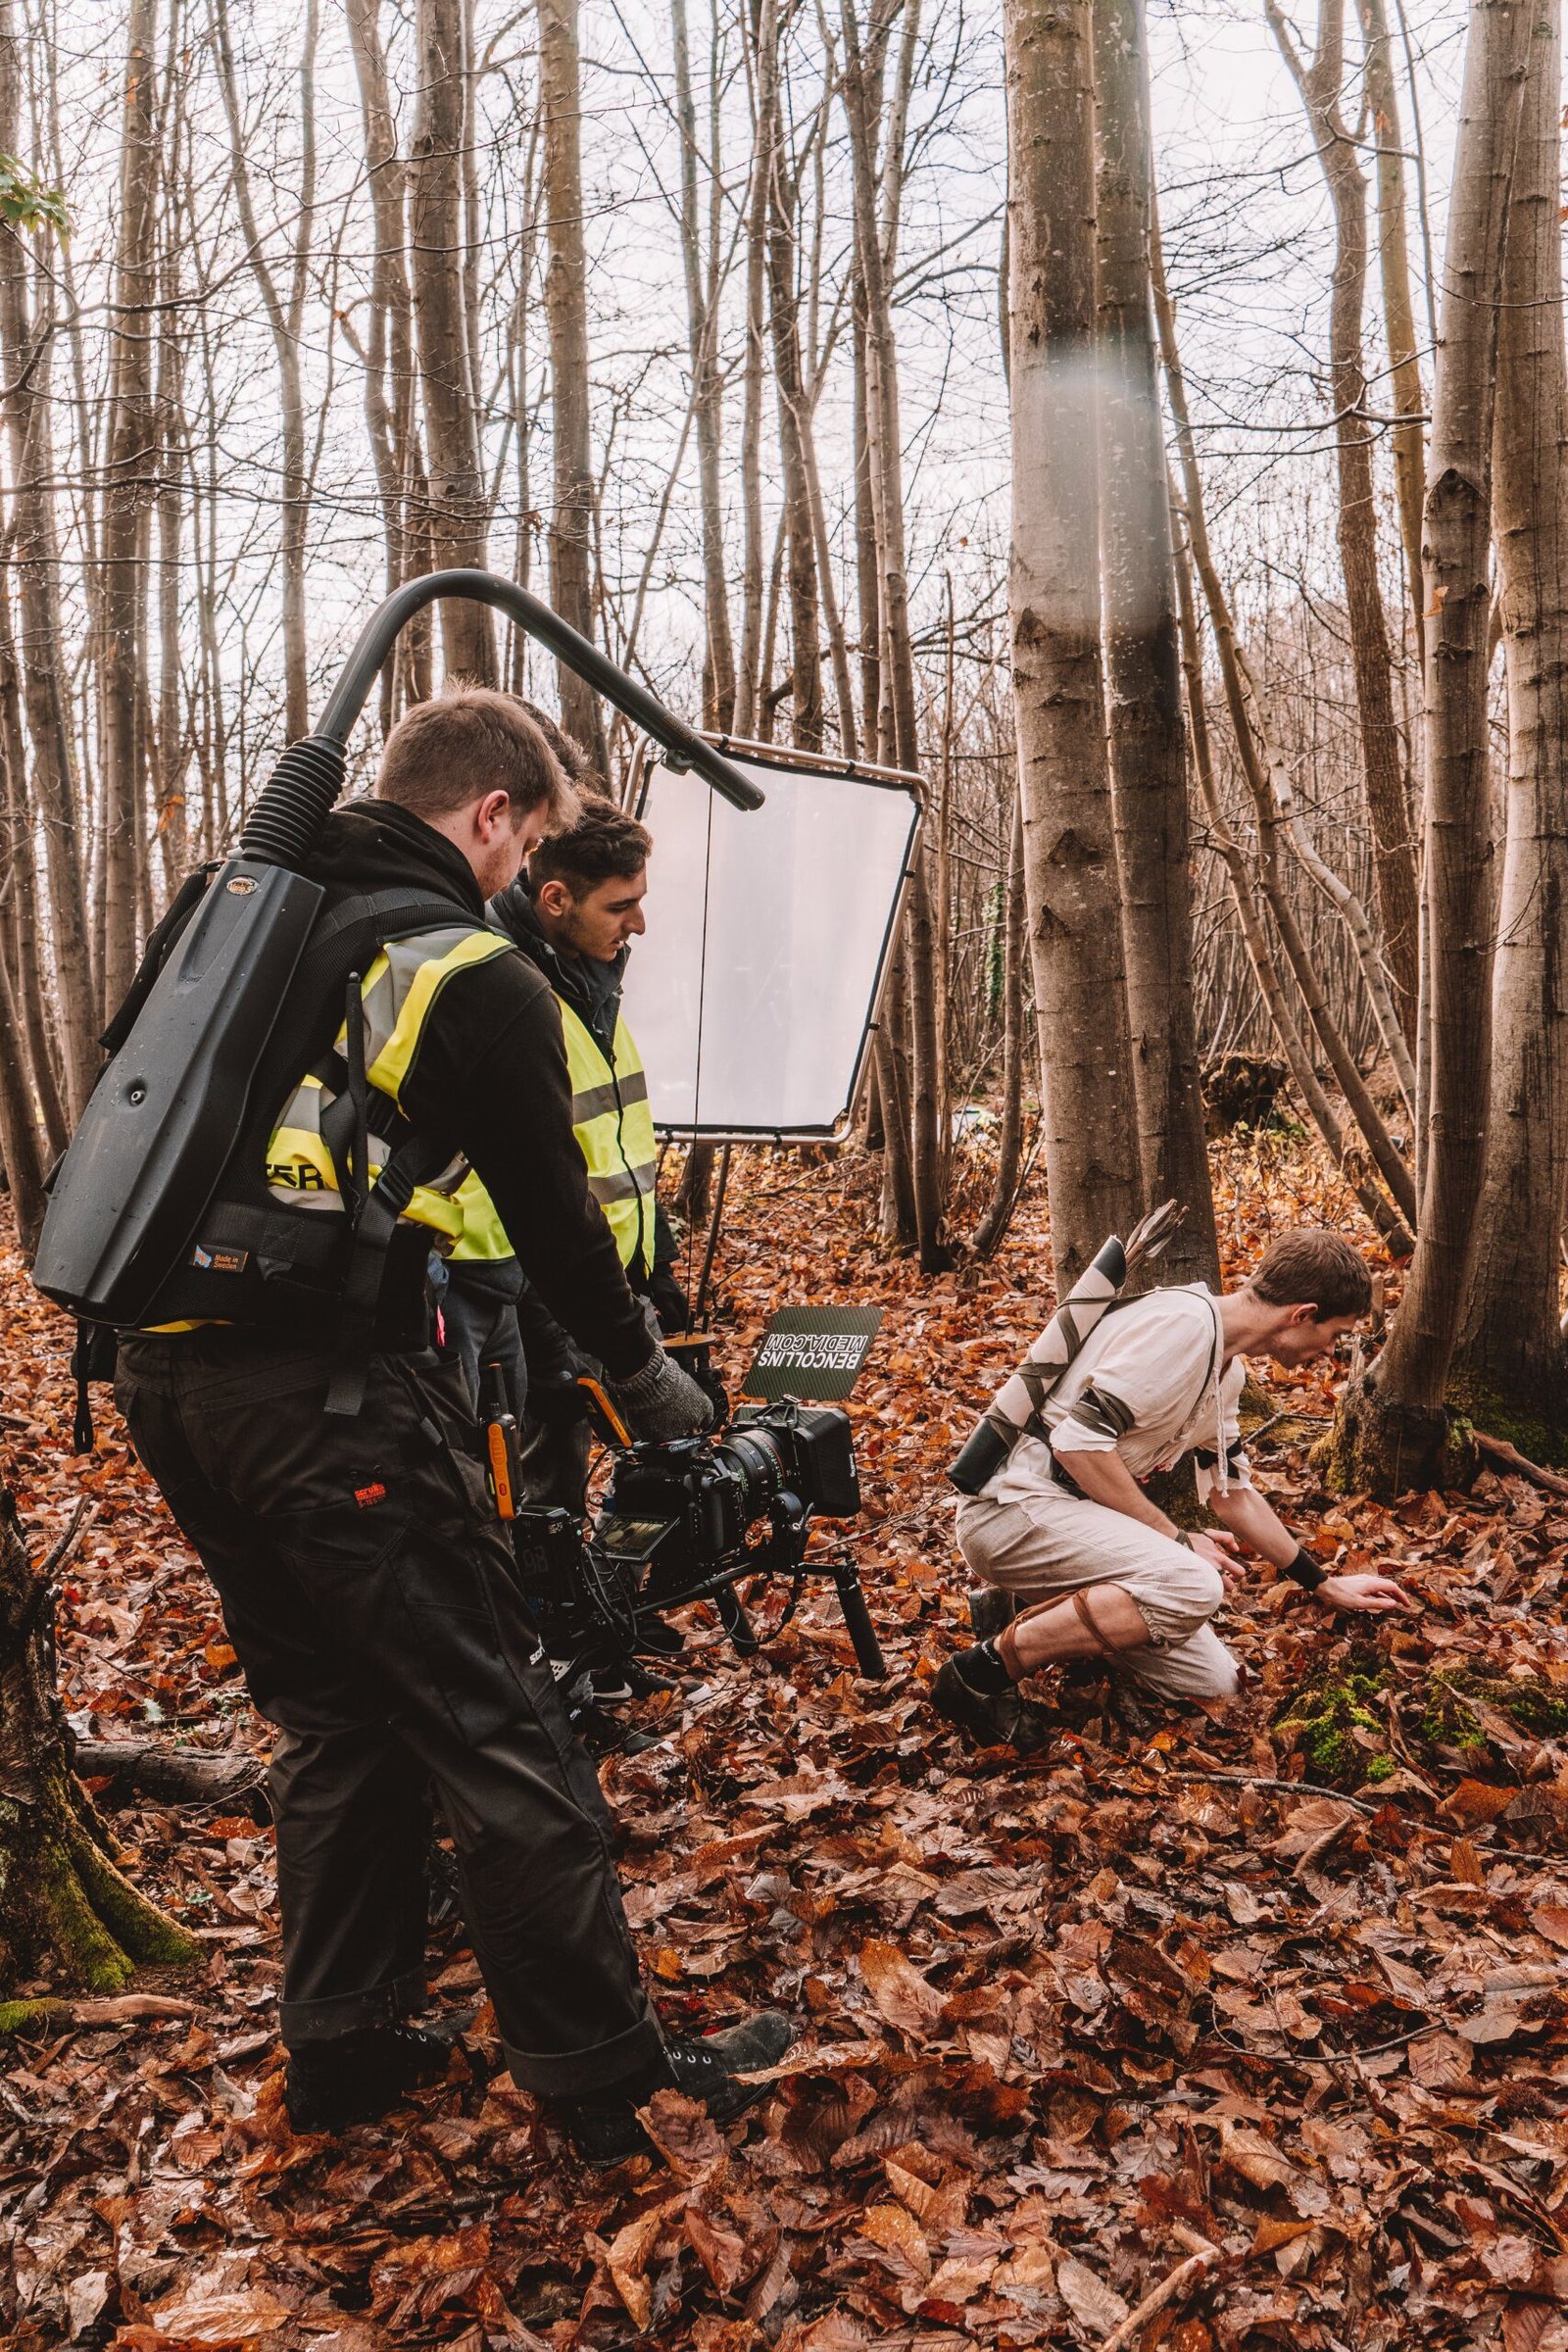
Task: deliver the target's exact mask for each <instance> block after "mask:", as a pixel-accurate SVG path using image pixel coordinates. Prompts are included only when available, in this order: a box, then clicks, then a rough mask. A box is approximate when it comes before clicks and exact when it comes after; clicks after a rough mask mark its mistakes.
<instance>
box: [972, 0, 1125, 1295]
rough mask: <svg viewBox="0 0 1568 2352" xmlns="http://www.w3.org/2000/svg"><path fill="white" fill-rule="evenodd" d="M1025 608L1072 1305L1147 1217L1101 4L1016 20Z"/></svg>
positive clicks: (1032, 5) (1022, 774)
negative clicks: (1104, 429) (1116, 569)
mask: <svg viewBox="0 0 1568 2352" xmlns="http://www.w3.org/2000/svg"><path fill="white" fill-rule="evenodd" d="M1005 32H1006V79H1007V144H1008V154H1009V158H1010V172H1011V184H1010V188H1009V192H1008V207H1009V220H1010V223H1011V247H1010V255H1009V264H1008V281H1009V292H1010V297H1011V312H1010V317H1009V319H1008V329H1009V332H1008V347H1009V351H1010V354H1011V361H1010V374H1011V383H1012V550H1011V562H1010V565H1009V570H1008V602H1009V607H1010V613H1011V624H1012V670H1013V694H1014V703H1015V724H1016V728H1017V737H1018V774H1019V780H1020V788H1021V791H1022V796H1023V824H1024V874H1025V887H1026V891H1027V895H1028V904H1029V920H1030V932H1031V953H1032V957H1033V963H1034V982H1035V1017H1036V1021H1037V1023H1038V1026H1039V1032H1040V1066H1041V1093H1042V1097H1043V1108H1044V1115H1045V1121H1046V1145H1045V1152H1046V1183H1047V1190H1048V1193H1049V1196H1050V1201H1051V1241H1052V1252H1053V1256H1054V1265H1055V1284H1056V1291H1057V1295H1058V1297H1061V1298H1065V1297H1066V1295H1067V1290H1068V1289H1069V1288H1070V1287H1071V1284H1072V1283H1073V1281H1074V1280H1075V1279H1076V1278H1077V1276H1078V1274H1079V1273H1080V1272H1081V1271H1082V1269H1083V1267H1084V1266H1085V1265H1086V1264H1087V1262H1088V1260H1089V1258H1090V1257H1091V1256H1092V1255H1093V1254H1094V1252H1095V1250H1098V1249H1099V1247H1100V1244H1101V1242H1102V1241H1103V1238H1104V1236H1105V1235H1106V1234H1107V1233H1111V1232H1116V1233H1125V1232H1127V1231H1128V1229H1129V1227H1130V1226H1131V1225H1133V1224H1134V1223H1136V1221H1137V1219H1138V1217H1139V1215H1140V1214H1141V1212H1142V1206H1143V1199H1142V1183H1141V1177H1140V1170H1139V1164H1138V1142H1137V1126H1136V1109H1135V1102H1134V1094H1133V1081H1132V1049H1131V1044H1130V1040H1129V1034H1128V1023H1127V987H1126V972H1125V967H1124V963H1123V957H1122V945H1121V915H1120V907H1119V905H1118V895H1117V877H1116V848H1115V839H1114V833H1113V828H1112V810H1111V796H1110V777H1109V773H1108V766H1107V760H1106V750H1105V733H1104V697H1103V677H1102V673H1101V659H1100V576H1099V556H1100V530H1099V484H1098V474H1099V468H1098V465H1097V463H1096V432H1097V424H1096V390H1095V353H1094V300H1095V286H1094V264H1095V255H1094V184H1095V182H1094V87H1093V74H1092V68H1091V55H1090V21H1089V10H1088V6H1087V0H1012V4H1011V5H1010V6H1009V8H1008V10H1007V13H1006V19H1005Z"/></svg>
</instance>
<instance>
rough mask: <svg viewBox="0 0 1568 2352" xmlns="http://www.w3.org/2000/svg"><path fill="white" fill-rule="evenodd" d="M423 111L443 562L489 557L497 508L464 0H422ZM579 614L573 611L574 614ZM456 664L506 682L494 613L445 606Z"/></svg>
mask: <svg viewBox="0 0 1568 2352" xmlns="http://www.w3.org/2000/svg"><path fill="white" fill-rule="evenodd" d="M415 23H416V29H417V47H418V92H419V96H418V110H417V116H416V120H415V129H414V141H413V149H412V160H411V170H410V189H411V241H412V246H413V254H414V308H415V316H416V319H417V322H418V341H419V382H420V388H421V390H422V393H423V398H424V430H425V446H426V452H427V455H428V459H429V467H430V508H429V515H430V552H431V555H432V558H433V560H434V562H435V563H436V564H437V565H439V566H442V567H445V566H446V565H448V564H476V565H478V566H479V567H480V568H481V569H482V568H483V567H484V566H485V565H486V564H487V563H488V561H489V553H488V540H489V534H488V529H487V513H488V501H487V496H486V485H485V474H484V464H483V459H482V457H481V454H480V449H479V407H478V394H477V388H476V386H475V384H474V381H473V345H472V337H471V334H470V329H469V319H468V306H469V297H470V293H471V282H472V281H471V279H470V277H469V274H468V271H467V270H466V267H465V262H466V254H467V251H468V244H469V239H468V233H467V228H468V223H467V206H466V192H465V172H464V141H465V135H466V128H467V116H468V109H467V97H466V84H467V74H468V72H469V70H470V68H469V59H468V48H467V31H468V26H467V10H466V6H465V4H464V0H417V12H416V19H415ZM567 617H568V618H570V617H571V615H570V614H568V615H567ZM441 640H442V644H443V645H444V647H445V649H446V657H447V667H448V669H449V670H453V671H455V672H457V673H458V674H460V675H461V676H463V677H466V678H471V679H474V680H476V681H477V683H478V684H480V685H482V686H493V685H495V684H496V682H497V676H498V672H497V667H496V640H495V630H494V628H493V626H492V625H491V618H490V612H489V608H488V607H487V606H485V605H475V604H471V603H463V604H448V605H444V606H443V607H442V609H441Z"/></svg>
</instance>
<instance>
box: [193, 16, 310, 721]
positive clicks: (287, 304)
mask: <svg viewBox="0 0 1568 2352" xmlns="http://www.w3.org/2000/svg"><path fill="white" fill-rule="evenodd" d="M215 6H216V16H215V24H216V28H217V33H218V61H219V74H220V79H221V82H222V85H223V106H224V110H225V112H226V113H227V116H228V136H229V159H230V170H231V172H232V175H233V188H234V201H235V204H236V205H237V207H238V209H239V217H240V225H241V226H242V228H243V229H244V231H245V243H246V249H247V258H248V260H249V262H250V265H251V269H252V270H253V271H254V272H255V276H256V283H257V287H258V289H259V291H260V293H261V297H262V302H263V306H264V307H265V309H266V312H267V321H268V324H269V326H270V329H271V333H272V348H273V350H274V351H275V352H276V354H277V380H278V390H279V393H280V396H281V401H282V412H283V516H282V529H281V531H280V533H279V554H280V557H281V563H282V580H283V726H284V732H285V733H286V735H287V737H288V740H289V741H290V743H294V742H297V741H298V740H299V738H300V737H301V736H302V735H308V734H309V733H310V729H311V705H310V657H309V651H308V647H307V642H306V627H305V552H306V537H307V527H308V522H309V515H310V483H309V480H308V478H307V474H306V459H305V395H304V390H303V387H302V384H301V380H300V336H301V332H302V330H303V327H304V324H305V296H306V291H307V285H308V278H309V270H310V260H311V239H312V229H313V226H314V221H315V209H316V45H317V36H318V32H319V0H306V8H305V24H304V29H303V31H302V34H301V41H300V120H301V126H302V142H303V157H302V166H301V172H300V197H299V211H298V214H297V216H296V226H295V230H294V239H293V249H292V252H291V254H290V257H289V280H288V289H287V294H286V297H285V294H284V293H283V291H282V290H281V289H280V288H279V286H278V282H277V279H276V277H275V276H274V274H273V271H272V267H271V264H270V262H269V261H268V258H267V251H266V246H265V244H264V242H263V235H262V231H261V228H260V226H259V224H258V222H257V219H256V209H255V204H254V202H253V199H252V194H251V176H250V168H249V166H248V164H247V162H246V138H245V123H244V120H243V117H242V114H241V111H240V100H239V87H238V83H237V81H236V79H235V74H234V58H233V51H232V48H231V46H230V42H229V32H228V0H215Z"/></svg>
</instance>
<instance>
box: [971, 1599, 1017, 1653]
mask: <svg viewBox="0 0 1568 2352" xmlns="http://www.w3.org/2000/svg"><path fill="white" fill-rule="evenodd" d="M1017 1614H1018V1601H1017V1597H1016V1595H1015V1594H1014V1593H1005V1592H1004V1591H1003V1589H1002V1587H1001V1586H1000V1585H976V1586H975V1587H974V1588H973V1590H972V1591H971V1593H970V1594H969V1624H970V1626H971V1628H972V1630H973V1633H974V1638H975V1640H976V1641H977V1642H994V1641H995V1640H996V1638H997V1636H998V1634H1000V1633H1001V1631H1002V1629H1003V1627H1004V1626H1005V1625H1010V1624H1011V1623H1012V1620H1013V1619H1014V1617H1016V1616H1017Z"/></svg>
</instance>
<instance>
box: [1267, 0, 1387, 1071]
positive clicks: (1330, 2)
mask: <svg viewBox="0 0 1568 2352" xmlns="http://www.w3.org/2000/svg"><path fill="white" fill-rule="evenodd" d="M1345 8H1346V0H1319V6H1318V18H1317V44H1316V47H1315V49H1314V51H1313V54H1312V55H1311V57H1310V58H1304V57H1303V56H1302V55H1301V53H1300V52H1299V49H1298V47H1297V44H1296V40H1295V36H1294V35H1293V34H1292V32H1291V29H1290V26H1289V25H1287V24H1286V21H1285V18H1284V16H1283V15H1282V14H1281V12H1280V9H1279V7H1278V6H1277V4H1276V0H1265V9H1266V13H1267V16H1268V21H1269V25H1270V26H1271V28H1272V30H1273V33H1274V37H1275V40H1276V41H1277V42H1278V44H1279V48H1280V54H1281V56H1282V57H1283V58H1284V59H1285V62H1286V65H1287V66H1288V67H1289V68H1290V72H1291V74H1292V77H1293V79H1294V80H1295V83H1296V86H1297V88H1298V90H1299V92H1300V95H1301V103H1302V105H1303V107H1304V108H1305V110H1306V118H1307V122H1308V123H1310V125H1311V130H1312V138H1313V141H1314V144H1315V145H1316V148H1317V155H1318V161H1319V163H1320V164H1321V166H1322V168H1323V177H1324V179H1325V181H1326V183H1327V186H1328V191H1329V196H1330V200H1331V202H1332V204H1333V208H1334V237H1335V250H1334V274H1333V278H1332V281H1331V293H1330V301H1329V387H1330V394H1331V398H1332V400H1333V404H1334V447H1335V460H1336V465H1337V467H1338V474H1339V542H1340V567H1341V570H1342V572H1343V575H1344V579H1345V602H1346V616H1347V620H1348V633H1349V643H1350V662H1351V667H1352V669H1353V671H1354V675H1355V700H1356V710H1357V712H1358V714H1359V717H1360V727H1361V761H1362V772H1363V775H1364V777H1365V780H1366V799H1367V809H1368V810H1369V812H1370V815H1371V819H1372V837H1373V841H1374V844H1375V857H1374V862H1375V866H1376V871H1377V883H1378V906H1379V908H1380V910H1381V913H1382V918H1383V941H1384V948H1385V952H1386V954H1387V956H1388V959H1389V964H1390V967H1391V969H1392V971H1393V973H1394V986H1395V999H1396V1005H1397V1010H1398V1014H1399V1020H1400V1024H1401V1026H1402V1028H1403V1030H1404V1034H1405V1037H1406V1039H1407V1040H1408V1041H1409V1042H1410V1044H1412V1045H1413V1044H1414V1042H1415V1033H1416V1001H1417V996H1418V993H1419V989H1420V968H1419V967H1420V955H1419V938H1420V913H1419V908H1418V904H1417V897H1416V870H1415V845H1414V843H1413V842H1412V840H1411V838H1410V810H1409V802H1408V800H1407V798H1406V796H1405V787H1404V767H1403V761H1402V759H1401V757H1400V751H1399V736H1398V729H1397V726H1396V723H1395V715H1394V667H1393V659H1392V656H1391V653H1390V648H1389V629H1388V617H1387V614H1386V613H1385V611H1384V605H1383V588H1382V582H1381V579H1380V576H1379V568H1378V514H1377V498H1376V492H1375V490H1374V486H1373V479H1372V433H1373V426H1372V422H1371V419H1370V417H1368V415H1367V408H1368V400H1367V374H1366V359H1365V350H1364V344H1363V339H1362V319H1363V314H1364V312H1365V308H1366V279H1367V191H1366V179H1365V176H1364V174H1363V172H1362V171H1361V167H1360V164H1359V163H1358V162H1357V160H1356V146H1355V141H1354V139H1353V138H1352V137H1351V135H1350V130H1349V126H1348V124H1347V123H1346V122H1345V119H1344V117H1343V115H1342V113H1341V99H1342V93H1343V90H1344V86H1345V78H1346V56H1345ZM1385 282H1387V279H1386V280H1385Z"/></svg>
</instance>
